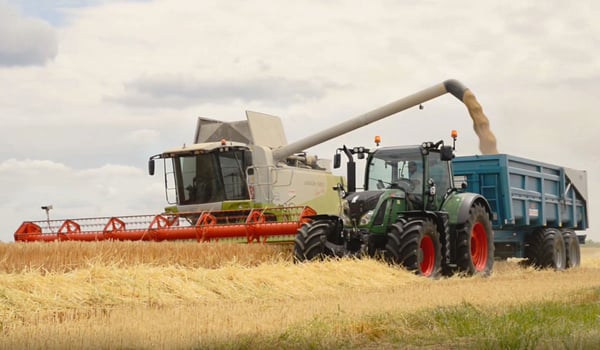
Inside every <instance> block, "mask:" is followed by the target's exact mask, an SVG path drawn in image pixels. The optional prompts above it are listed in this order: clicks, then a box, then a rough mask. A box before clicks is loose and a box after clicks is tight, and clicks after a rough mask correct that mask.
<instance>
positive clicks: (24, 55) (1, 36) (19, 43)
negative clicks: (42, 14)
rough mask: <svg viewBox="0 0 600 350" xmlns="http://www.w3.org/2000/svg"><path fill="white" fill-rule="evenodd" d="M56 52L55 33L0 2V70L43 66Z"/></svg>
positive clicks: (47, 26) (45, 25) (40, 21)
mask: <svg viewBox="0 0 600 350" xmlns="http://www.w3.org/2000/svg"><path fill="white" fill-rule="evenodd" d="M57 52H58V39H57V36H56V32H55V31H54V29H53V28H52V27H51V26H50V25H49V24H48V23H46V22H44V21H42V20H39V19H35V18H26V17H23V15H22V14H20V13H19V12H18V11H17V10H16V9H15V8H13V7H11V6H9V5H7V4H4V3H1V2H0V66H29V65H43V64H45V63H47V62H48V61H50V60H52V59H53V58H54V57H55V56H56V54H57Z"/></svg>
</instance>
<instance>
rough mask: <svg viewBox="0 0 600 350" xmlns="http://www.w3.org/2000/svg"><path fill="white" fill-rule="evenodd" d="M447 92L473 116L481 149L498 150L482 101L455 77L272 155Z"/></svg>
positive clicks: (299, 149)
mask: <svg viewBox="0 0 600 350" xmlns="http://www.w3.org/2000/svg"><path fill="white" fill-rule="evenodd" d="M446 93H450V94H452V95H453V96H454V97H456V98H457V99H458V100H459V101H461V102H463V103H464V104H465V105H466V106H467V109H468V111H469V114H470V116H471V119H472V120H473V128H474V129H475V132H476V133H477V135H478V136H479V138H480V150H481V152H482V153H483V154H496V153H498V151H497V149H496V138H495V136H494V135H493V133H492V132H491V130H490V129H489V120H488V119H487V117H486V116H485V115H484V114H483V109H482V108H481V105H480V104H479V103H478V102H477V99H476V98H475V95H473V93H472V92H471V91H470V90H469V89H468V88H467V87H465V86H464V85H463V84H462V83H461V82H459V81H458V80H455V79H449V80H446V81H444V82H442V83H440V84H437V85H434V86H431V87H429V88H426V89H424V90H421V91H418V92H416V93H414V94H412V95H409V96H406V97H404V98H401V99H399V100H397V101H394V102H391V103H389V104H387V105H385V106H382V107H379V108H377V109H374V110H372V111H370V112H367V113H364V114H361V115H359V116H356V117H354V118H352V119H349V120H347V121H344V122H342V123H340V124H338V125H335V126H332V127H330V128H327V129H325V130H322V131H320V132H318V133H316V134H313V135H311V136H308V137H305V138H303V139H300V140H298V141H296V142H293V143H290V144H288V145H286V146H282V147H280V148H277V149H275V150H273V158H274V159H275V160H276V161H280V160H283V159H285V158H287V157H288V156H290V155H292V154H294V153H297V152H302V151H304V150H305V149H307V148H310V147H313V146H316V145H318V144H320V143H323V142H326V141H328V140H331V139H333V138H336V137H338V136H341V135H343V134H346V133H348V132H350V131H353V130H356V129H359V128H361V127H363V126H366V125H368V124H371V123H373V122H375V121H378V120H381V119H383V118H386V117H389V116H391V115H394V114H396V113H398V112H401V111H403V110H406V109H408V108H411V107H414V106H417V105H419V104H421V103H424V102H427V101H429V100H432V99H434V98H436V97H439V96H441V95H444V94H446Z"/></svg>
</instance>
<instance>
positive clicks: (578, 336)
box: [0, 242, 600, 349]
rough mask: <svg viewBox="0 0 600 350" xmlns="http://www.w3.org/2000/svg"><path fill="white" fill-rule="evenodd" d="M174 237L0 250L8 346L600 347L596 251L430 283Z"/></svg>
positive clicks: (0, 320)
mask: <svg viewBox="0 0 600 350" xmlns="http://www.w3.org/2000/svg"><path fill="white" fill-rule="evenodd" d="M65 243H68V244H65ZM137 243H141V242H137ZM165 243H166V242H165ZM165 243H150V244H146V243H142V244H136V242H112V243H109V242H100V243H98V244H97V245H96V243H75V242H62V243H58V244H55V243H51V244H45V245H43V244H42V245H36V244H33V245H31V244H25V245H20V244H6V245H0V252H1V254H2V255H0V256H2V257H3V258H2V260H1V261H0V271H3V272H2V273H0V334H2V336H0V348H11V349H19V348H28V349H41V348H44V349H64V348H77V349H85V348H117V349H133V348H135V349H154V348H168V349H172V348H175V349H205V348H209V349H255V348H261V349H276V348H277V349H279V348H286V349H311V348H312V349H334V348H335V349H338V348H346V349H364V348H372V349H379V348H394V349H396V348H427V349H438V348H439V349H446V348H456V349H459V348H460V349H462V348H471V349H498V348H500V349H586V348H598V347H599V346H600V340H599V339H600V333H599V331H598V329H600V249H593V248H590V247H586V248H585V249H582V254H583V265H582V267H580V268H577V269H573V270H568V271H564V272H560V273H557V272H554V271H548V270H543V271H538V270H534V269H531V268H522V267H520V266H519V264H518V263H517V262H511V261H509V262H498V263H497V264H496V266H495V269H494V273H493V274H492V276H491V277H489V278H478V277H473V278H458V277H453V278H448V279H442V280H438V281H430V280H427V279H423V278H418V277H416V276H414V275H412V274H410V273H407V272H406V271H403V270H401V269H398V268H394V267H390V266H387V265H385V264H381V263H379V262H377V261H374V260H359V261H357V260H352V259H345V260H340V261H325V262H315V263H309V264H293V263H291V262H290V255H289V247H288V248H281V247H274V246H261V245H256V246H245V245H226V244H200V245H199V244H194V243H191V244H190V243H167V244H165ZM203 254H204V256H203ZM219 259H221V260H219Z"/></svg>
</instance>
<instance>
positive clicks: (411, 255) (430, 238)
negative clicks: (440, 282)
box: [385, 219, 442, 278]
mask: <svg viewBox="0 0 600 350" xmlns="http://www.w3.org/2000/svg"><path fill="white" fill-rule="evenodd" d="M385 257H386V258H387V260H388V261H389V262H391V263H394V264H399V265H402V266H404V267H405V268H406V269H407V270H409V271H413V272H415V273H416V274H417V275H421V276H425V277H430V278H437V277H439V276H440V273H441V263H442V253H441V244H440V236H439V233H438V231H437V227H436V225H435V224H434V223H433V222H432V221H431V220H430V219H417V220H409V221H408V222H406V224H404V225H403V224H402V223H396V224H394V225H392V228H391V230H390V232H388V242H387V245H386V247H385Z"/></svg>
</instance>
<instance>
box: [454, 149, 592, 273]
mask: <svg viewBox="0 0 600 350" xmlns="http://www.w3.org/2000/svg"><path fill="white" fill-rule="evenodd" d="M453 172H454V180H455V186H456V187H458V188H461V187H462V188H463V189H465V190H466V191H468V192H475V193H479V194H481V195H483V196H484V197H485V198H486V199H487V200H488V202H489V204H490V207H491V210H492V226H493V229H494V246H495V253H494V255H495V257H497V258H500V259H505V258H510V257H516V258H525V259H526V260H525V261H526V262H529V263H530V264H531V265H533V266H536V267H553V268H555V269H563V268H569V267H575V266H578V265H579V262H580V248H579V244H580V243H583V242H584V241H585V235H583V234H581V235H579V236H577V234H576V233H575V231H583V230H585V229H587V228H588V215H587V173H586V172H585V171H582V170H574V169H569V168H565V167H561V166H557V165H551V164H547V163H542V162H538V161H534V160H529V159H525V158H520V157H516V156H512V155H507V154H496V155H482V156H464V157H456V158H455V159H454V160H453Z"/></svg>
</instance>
